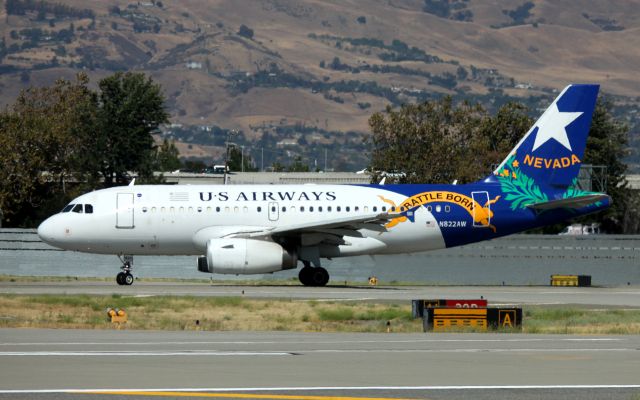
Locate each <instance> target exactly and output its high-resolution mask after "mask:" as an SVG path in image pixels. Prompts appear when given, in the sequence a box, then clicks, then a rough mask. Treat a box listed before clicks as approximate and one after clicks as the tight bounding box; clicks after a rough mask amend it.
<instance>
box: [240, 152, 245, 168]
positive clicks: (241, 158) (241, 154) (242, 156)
mask: <svg viewBox="0 0 640 400" xmlns="http://www.w3.org/2000/svg"><path fill="white" fill-rule="evenodd" d="M240 151H241V153H240V165H242V172H244V145H242V146H240Z"/></svg>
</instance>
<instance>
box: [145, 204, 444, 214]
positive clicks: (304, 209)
mask: <svg viewBox="0 0 640 400" xmlns="http://www.w3.org/2000/svg"><path fill="white" fill-rule="evenodd" d="M167 208H168V210H169V212H176V209H177V211H178V212H185V211H188V212H194V211H198V212H199V213H200V212H203V211H206V212H213V211H214V210H215V212H218V213H219V212H223V211H224V212H231V211H232V210H233V212H236V213H237V212H240V207H238V206H235V207H228V206H227V207H206V208H204V207H197V208H196V209H194V208H193V207H187V208H186V209H185V207H177V208H176V207H160V212H167ZM270 208H271V212H272V213H275V212H277V211H278V207H276V206H270ZM267 209H268V208H267ZM279 210H280V211H282V212H287V211H291V212H293V211H299V212H334V211H335V212H342V211H343V210H344V212H351V211H352V210H353V211H354V212H360V207H359V206H354V207H351V206H345V207H342V206H335V207H334V206H326V207H323V206H308V207H305V206H299V207H295V206H291V207H288V208H287V207H285V206H282V207H280V208H279ZM371 210H372V211H373V212H378V210H380V211H382V212H386V211H387V207H386V206H382V207H380V208H378V206H373V207H371ZM388 210H389V211H390V212H404V211H407V208H406V207H389V209H388ZM148 211H151V212H157V211H158V208H157V207H142V212H144V213H146V212H148ZM242 211H243V212H245V213H246V212H249V207H247V206H244V207H242ZM256 211H257V212H259V213H260V212H262V207H260V206H258V207H257V208H256ZM363 211H364V212H365V213H367V212H369V206H364V208H363ZM427 211H429V212H432V211H433V209H432V207H431V206H427ZM435 211H436V212H441V211H442V207H441V206H439V205H438V206H436V207H435ZM444 211H445V212H449V211H451V207H450V206H448V205H447V206H444Z"/></svg>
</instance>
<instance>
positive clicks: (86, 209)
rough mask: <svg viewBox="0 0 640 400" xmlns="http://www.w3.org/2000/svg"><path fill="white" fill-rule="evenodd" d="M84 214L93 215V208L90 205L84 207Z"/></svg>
mask: <svg viewBox="0 0 640 400" xmlns="http://www.w3.org/2000/svg"><path fill="white" fill-rule="evenodd" d="M84 213H85V214H93V206H92V205H91V204H85V205H84Z"/></svg>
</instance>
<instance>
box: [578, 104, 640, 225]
mask: <svg viewBox="0 0 640 400" xmlns="http://www.w3.org/2000/svg"><path fill="white" fill-rule="evenodd" d="M612 107H613V104H612V102H611V101H610V100H609V99H607V98H602V97H601V98H599V99H598V102H597V103H596V108H595V110H594V112H593V119H592V120H591V130H590V131H589V138H588V139H587V149H586V151H585V155H584V160H583V163H584V164H592V165H604V166H606V167H607V176H606V179H607V188H606V191H607V194H609V195H610V196H611V197H612V199H613V204H612V205H611V207H610V208H609V209H608V210H606V211H605V212H603V213H600V214H597V215H595V216H592V217H587V218H588V219H589V220H591V221H596V222H600V223H601V228H602V230H604V231H605V232H609V233H632V232H637V231H638V218H639V215H638V196H637V194H635V195H634V193H633V191H632V190H630V189H629V188H628V187H627V183H626V179H625V175H626V172H627V166H626V164H625V163H624V162H623V161H622V159H623V158H624V157H625V156H626V155H627V144H628V131H629V128H628V126H626V125H625V124H623V123H621V122H620V121H617V120H616V119H614V118H613V115H612V114H611V109H612ZM634 210H635V211H634Z"/></svg>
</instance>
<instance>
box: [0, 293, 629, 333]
mask: <svg viewBox="0 0 640 400" xmlns="http://www.w3.org/2000/svg"><path fill="white" fill-rule="evenodd" d="M110 307H113V308H123V309H125V310H126V311H127V314H128V317H129V321H128V323H127V325H126V327H127V328H128V329H148V330H195V329H201V330H208V331H298V332H386V330H387V321H390V323H391V330H392V331H393V332H420V331H421V330H422V321H420V320H413V319H411V306H410V304H408V303H404V302H403V303H384V304H381V303H371V302H346V303H343V302H340V303H337V302H322V303H320V302H316V301H313V300H300V301H298V300H296V301H294V300H276V299H268V300H256V299H246V298H242V297H191V296H182V297H176V296H156V297H122V296H119V295H112V296H88V295H35V296H26V295H0V327H4V328H84V329H111V328H112V324H111V323H110V322H109V321H107V317H106V310H107V308H110ZM196 320H197V321H199V324H198V325H196ZM517 332H520V330H518V331H517ZM522 332H524V333H563V334H640V310H635V309H634V310H624V309H609V310H591V309H577V308H548V307H547V308H545V307H529V308H526V309H525V312H524V327H523V329H522Z"/></svg>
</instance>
